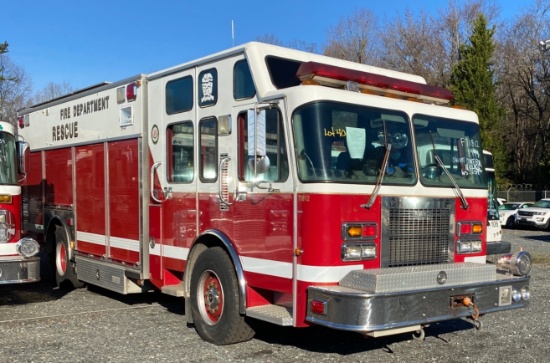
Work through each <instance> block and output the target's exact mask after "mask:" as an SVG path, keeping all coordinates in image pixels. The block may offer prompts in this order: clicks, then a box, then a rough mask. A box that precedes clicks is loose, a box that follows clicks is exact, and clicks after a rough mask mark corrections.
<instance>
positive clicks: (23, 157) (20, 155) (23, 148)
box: [15, 141, 31, 182]
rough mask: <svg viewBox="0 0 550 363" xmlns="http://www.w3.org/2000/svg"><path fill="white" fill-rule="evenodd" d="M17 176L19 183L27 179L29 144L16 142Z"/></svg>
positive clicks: (29, 157)
mask: <svg viewBox="0 0 550 363" xmlns="http://www.w3.org/2000/svg"><path fill="white" fill-rule="evenodd" d="M15 144H16V148H17V174H18V175H19V181H20V182H22V181H23V180H25V179H26V178H27V173H28V171H29V165H30V159H31V149H30V147H29V143H28V142H26V141H17V142H16V143H15Z"/></svg>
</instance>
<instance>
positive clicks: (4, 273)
mask: <svg viewBox="0 0 550 363" xmlns="http://www.w3.org/2000/svg"><path fill="white" fill-rule="evenodd" d="M15 131H16V128H15V127H14V126H13V125H12V124H10V123H9V122H5V121H0V285H3V284H15V283H26V282H35V281H39V280H40V258H39V257H38V253H39V251H40V246H39V244H38V242H36V241H35V240H33V239H32V238H21V187H20V186H19V181H20V180H21V179H22V178H24V177H25V171H24V165H22V164H18V160H23V159H22V158H18V157H17V155H18V152H24V150H27V148H26V147H25V145H26V144H25V143H24V142H19V141H16V136H15Z"/></svg>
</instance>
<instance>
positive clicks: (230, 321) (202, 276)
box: [190, 247, 254, 345]
mask: <svg viewBox="0 0 550 363" xmlns="http://www.w3.org/2000/svg"><path fill="white" fill-rule="evenodd" d="M190 298H191V314H192V317H193V321H194V324H195V329H196V330H197V333H198V334H199V335H200V336H201V338H202V339H204V340H206V341H207V342H210V343H214V344H219V345H225V344H233V343H239V342H244V341H247V340H250V339H252V337H253V336H254V331H253V330H252V328H251V327H250V326H249V325H248V324H247V323H246V322H245V320H244V316H242V315H241V314H240V313H239V292H238V281H237V276H236V275H235V268H234V266H233V264H232V263H231V260H230V259H229V256H227V254H226V253H225V251H224V250H223V249H222V248H220V247H213V248H209V249H207V250H206V251H204V252H203V253H201V254H200V256H199V257H198V258H197V262H196V263H195V266H194V267H193V271H192V273H191V297H190Z"/></svg>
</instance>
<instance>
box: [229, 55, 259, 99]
mask: <svg viewBox="0 0 550 363" xmlns="http://www.w3.org/2000/svg"><path fill="white" fill-rule="evenodd" d="M254 95H256V88H255V87H254V82H253V81H252V74H251V73H250V68H249V67H248V62H247V61H246V60H242V61H239V62H237V63H235V68H234V69H233V97H234V98H235V99H236V100H242V99H246V98H252V97H254Z"/></svg>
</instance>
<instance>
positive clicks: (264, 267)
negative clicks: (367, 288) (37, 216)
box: [77, 231, 485, 283]
mask: <svg viewBox="0 0 550 363" xmlns="http://www.w3.org/2000/svg"><path fill="white" fill-rule="evenodd" d="M77 239H78V240H80V241H83V242H88V243H94V244H99V245H102V246H104V245H105V241H106V236H104V235H99V234H94V233H88V232H80V231H78V232H77ZM110 241H111V247H116V248H122V249H127V250H130V251H135V252H139V241H137V240H132V239H127V238H120V237H111V238H110ZM161 251H162V256H163V257H169V258H174V259H177V260H186V259H187V258H188V256H189V248H186V247H175V246H169V245H161V244H158V243H157V244H155V247H154V248H153V249H149V253H150V254H151V255H154V256H161ZM483 259H485V257H483ZM240 260H241V264H242V266H243V270H244V271H246V272H253V273H257V274H261V275H266V276H275V277H281V278H285V279H291V278H292V263H290V262H282V261H275V260H268V259H264V258H255V257H244V256H241V257H240ZM361 269H363V266H362V265H347V266H309V265H298V266H297V274H298V280H300V281H310V282H320V283H331V282H338V281H340V280H341V279H342V278H343V277H344V276H345V275H347V274H348V272H350V271H353V270H361Z"/></svg>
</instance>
